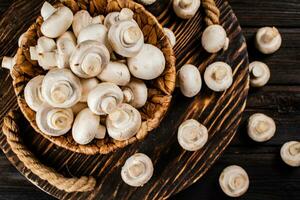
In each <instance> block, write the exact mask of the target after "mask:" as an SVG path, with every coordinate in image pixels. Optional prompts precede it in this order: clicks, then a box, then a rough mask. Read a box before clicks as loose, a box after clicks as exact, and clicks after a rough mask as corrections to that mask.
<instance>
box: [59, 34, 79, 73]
mask: <svg viewBox="0 0 300 200" xmlns="http://www.w3.org/2000/svg"><path fill="white" fill-rule="evenodd" d="M56 44H57V66H58V67H59V68H67V67H69V66H70V63H69V60H70V57H71V55H72V53H73V51H74V50H75V49H76V38H75V35H74V34H73V33H72V32H70V31H67V32H65V33H64V34H63V35H62V36H60V37H59V38H58V39H57V41H56Z"/></svg>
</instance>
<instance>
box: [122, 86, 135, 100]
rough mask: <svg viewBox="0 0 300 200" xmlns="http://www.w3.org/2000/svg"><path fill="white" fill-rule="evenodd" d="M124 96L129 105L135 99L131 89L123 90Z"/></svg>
mask: <svg viewBox="0 0 300 200" xmlns="http://www.w3.org/2000/svg"><path fill="white" fill-rule="evenodd" d="M123 94H124V101H125V102H126V103H129V102H131V101H132V100H133V99H134V95H133V92H132V90H131V89H130V88H125V89H124V90H123Z"/></svg>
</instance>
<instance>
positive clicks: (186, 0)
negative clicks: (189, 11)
mask: <svg viewBox="0 0 300 200" xmlns="http://www.w3.org/2000/svg"><path fill="white" fill-rule="evenodd" d="M192 3H193V0H181V1H180V2H179V6H180V7H181V8H187V7H189V6H190V5H192Z"/></svg>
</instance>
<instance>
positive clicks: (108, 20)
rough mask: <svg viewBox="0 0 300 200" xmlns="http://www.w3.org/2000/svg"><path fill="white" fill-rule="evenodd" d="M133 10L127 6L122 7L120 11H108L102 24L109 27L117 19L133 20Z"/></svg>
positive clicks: (117, 20) (116, 21)
mask: <svg viewBox="0 0 300 200" xmlns="http://www.w3.org/2000/svg"><path fill="white" fill-rule="evenodd" d="M133 15H134V13H133V11H132V10H130V9H129V8H122V10H121V11H120V12H110V13H108V14H107V15H106V17H105V19H104V25H105V26H106V27H107V28H108V29H110V27H111V26H112V25H114V24H116V23H118V22H119V21H133V22H134V20H133Z"/></svg>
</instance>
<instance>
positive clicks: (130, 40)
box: [123, 26, 141, 45]
mask: <svg viewBox="0 0 300 200" xmlns="http://www.w3.org/2000/svg"><path fill="white" fill-rule="evenodd" d="M140 38H141V31H140V29H139V27H134V26H132V27H129V28H128V29H126V30H125V31H124V35H123V40H124V43H125V44H129V45H131V44H135V43H137V42H138V41H139V39H140Z"/></svg>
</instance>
